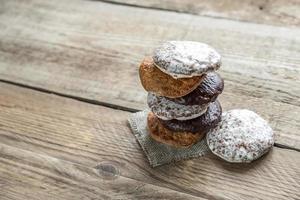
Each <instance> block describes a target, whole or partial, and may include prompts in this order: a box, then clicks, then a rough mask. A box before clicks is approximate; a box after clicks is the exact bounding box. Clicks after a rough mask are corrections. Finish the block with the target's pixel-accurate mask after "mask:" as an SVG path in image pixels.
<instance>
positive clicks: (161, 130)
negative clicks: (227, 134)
mask: <svg viewBox="0 0 300 200" xmlns="http://www.w3.org/2000/svg"><path fill="white" fill-rule="evenodd" d="M147 124H148V129H149V133H150V136H151V137H152V138H153V139H154V140H156V141H158V142H160V143H164V144H168V145H171V146H174V147H189V146H191V145H193V144H195V143H197V142H198V141H199V140H201V139H202V138H203V137H204V136H205V134H203V133H201V132H198V133H191V132H186V131H182V132H174V131H171V130H168V129H167V128H165V127H164V126H163V125H162V124H161V122H160V121H159V119H158V118H157V117H156V116H155V114H154V113H152V112H150V113H149V114H148V118H147Z"/></svg>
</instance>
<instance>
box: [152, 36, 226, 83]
mask: <svg viewBox="0 0 300 200" xmlns="http://www.w3.org/2000/svg"><path fill="white" fill-rule="evenodd" d="M153 60H154V63H155V65H156V66H157V67H158V68H160V69H161V70H162V71H163V72H165V73H167V74H169V75H171V76H172V77H174V78H183V77H192V76H200V75H202V74H203V73H206V72H209V71H213V70H217V69H218V68H219V67H220V65H221V55H220V54H219V53H218V52H217V51H216V50H214V49H213V48H212V47H210V46H208V45H207V44H204V43H200V42H192V41H169V42H165V43H163V44H162V45H161V46H160V47H158V48H157V49H156V50H155V52H154V55H153Z"/></svg>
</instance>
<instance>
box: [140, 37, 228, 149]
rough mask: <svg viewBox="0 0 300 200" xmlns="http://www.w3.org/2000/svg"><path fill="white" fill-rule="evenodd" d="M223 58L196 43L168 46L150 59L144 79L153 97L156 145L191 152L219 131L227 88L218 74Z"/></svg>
mask: <svg viewBox="0 0 300 200" xmlns="http://www.w3.org/2000/svg"><path fill="white" fill-rule="evenodd" d="M220 66H221V56H220V54H219V53H218V52H216V51H215V50H214V49H213V48H212V47H210V46H208V45H206V44H203V43H199V42H192V41H169V42H165V43H163V44H162V45H161V46H159V47H158V48H157V49H156V50H155V51H154V54H153V56H152V57H146V58H145V59H144V60H143V62H142V63H141V65H140V69H139V73H140V79H141V83H142V85H143V87H144V88H145V90H147V91H148V92H149V93H148V99H147V102H148V105H149V107H150V109H151V111H152V112H150V113H149V115H148V129H149V131H150V135H151V137H152V138H153V139H155V140H157V141H159V142H162V143H165V144H169V145H173V146H176V147H188V146H191V145H193V144H194V143H196V142H197V141H199V140H200V139H201V138H203V137H204V136H205V134H206V133H207V132H208V131H209V130H211V129H213V128H215V127H216V126H217V124H218V123H219V122H220V120H221V114H222V108H221V106H220V104H219V102H218V101H217V100H216V99H217V97H218V95H219V94H221V93H222V91H223V88H224V82H223V80H222V78H221V77H220V76H219V75H218V74H217V73H216V72H215V71H216V70H217V69H219V67H220Z"/></svg>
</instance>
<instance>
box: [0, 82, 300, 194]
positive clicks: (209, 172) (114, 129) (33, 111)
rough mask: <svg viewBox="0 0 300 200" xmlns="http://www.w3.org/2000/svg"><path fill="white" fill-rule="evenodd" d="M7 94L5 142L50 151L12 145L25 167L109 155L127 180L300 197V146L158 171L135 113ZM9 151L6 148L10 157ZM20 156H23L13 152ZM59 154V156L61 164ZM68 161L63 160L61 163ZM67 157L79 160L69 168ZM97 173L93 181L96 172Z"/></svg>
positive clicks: (184, 189) (9, 90) (1, 102)
mask: <svg viewBox="0 0 300 200" xmlns="http://www.w3.org/2000/svg"><path fill="white" fill-rule="evenodd" d="M0 94H1V96H0V144H5V145H9V146H11V147H12V148H17V149H23V150H26V151H28V152H29V151H31V152H36V153H38V154H41V156H42V157H43V158H39V157H38V158H37V156H36V155H34V156H33V158H32V159H33V161H31V155H30V153H26V152H23V151H21V150H20V153H19V154H17V153H16V152H15V151H13V153H9V152H11V151H12V150H9V152H8V153H9V155H10V156H3V157H4V158H6V159H8V160H9V159H12V160H13V161H14V160H20V159H21V161H20V165H21V164H22V163H23V162H25V161H26V162H25V163H23V164H25V165H29V166H30V165H33V163H44V164H43V165H45V166H43V167H40V168H46V170H48V169H49V167H47V166H49V165H50V167H51V168H53V169H49V170H50V172H51V173H53V170H54V169H57V170H58V173H62V174H63V177H67V178H68V177H69V176H70V174H73V173H72V170H69V168H70V167H71V169H73V167H72V166H74V168H76V170H80V169H82V168H84V167H88V168H95V167H96V166H97V165H98V164H99V163H101V162H105V161H106V162H109V163H111V165H112V166H113V167H115V168H116V169H118V170H119V172H120V175H121V178H122V177H124V178H129V179H134V180H137V181H140V182H144V183H145V184H151V185H156V186H158V187H163V188H169V189H172V190H176V191H178V192H181V193H188V194H190V195H193V196H199V197H203V198H207V199H249V198H251V199H253V198H257V199H275V198H276V199H297V198H299V193H298V188H299V187H300V176H299V173H300V169H299V164H300V163H299V162H300V153H299V152H296V151H292V150H285V149H280V148H274V149H273V150H272V151H271V152H270V153H269V154H268V155H266V156H265V157H264V158H263V159H260V160H258V161H256V162H254V163H252V164H249V165H234V164H229V163H225V162H224V161H221V160H219V159H217V158H216V157H215V156H213V155H207V156H205V157H202V158H200V159H194V160H190V161H184V162H179V163H176V164H171V165H166V166H162V167H158V168H155V169H152V168H151V167H150V166H149V164H148V162H147V160H146V158H145V156H144V155H143V153H142V151H141V149H140V147H139V145H138V144H137V142H136V141H135V138H134V137H133V135H132V134H131V131H130V129H129V128H128V124H127V118H128V116H129V114H130V113H128V112H124V111H119V110H114V109H110V108H106V107H102V106H96V105H91V104H87V103H83V102H80V101H77V100H72V99H68V98H63V97H58V96H55V95H50V94H45V93H40V92H36V91H33V90H29V89H22V88H20V87H15V86H11V85H9V84H3V83H2V84H0ZM0 146H1V145H0ZM2 146H3V145H2ZM0 149H1V148H0ZM5 149H6V148H4V150H3V149H2V152H3V151H4V152H6V153H4V155H7V154H8V153H7V151H6V150H5ZM16 151H17V150H16ZM23 154H25V155H24V157H21V158H19V157H20V156H22V155H23ZM0 155H3V153H2V154H0ZM13 155H15V156H17V157H18V158H17V159H15V158H11V156H13ZM27 155H28V157H27ZM44 155H45V156H44ZM46 156H48V157H52V158H53V159H52V158H51V159H50V161H49V162H50V163H49V162H48V161H47V160H48V159H46V161H47V162H46V161H44V157H46ZM54 158H55V159H58V161H57V162H58V163H57V165H56V160H55V159H54ZM6 162H8V161H7V160H6ZM45 162H46V163H45ZM61 162H63V163H64V164H63V165H60V163H61ZM65 163H73V164H74V165H73V164H72V166H70V167H68V166H69V165H68V166H67V164H65ZM77 166H78V167H77ZM81 166H82V167H81ZM0 168H1V167H0ZM64 168H66V170H65V171H64V170H63V169H64ZM78 168H79V169H78ZM12 173H13V172H12ZM78 173H85V172H84V170H83V172H81V171H78ZM86 173H87V172H86ZM75 174H77V172H76V173H75ZM88 174H89V173H88ZM78 176H79V175H78ZM90 176H91V180H94V176H96V175H95V174H92V175H90ZM8 177H9V176H8ZM79 178H80V180H79ZM79 178H78V182H82V183H83V185H85V183H87V184H89V181H90V180H89V179H88V180H86V181H85V182H84V181H81V178H82V177H81V176H80V177H79ZM34 179H38V178H36V177H35V178H34ZM39 180H40V179H39ZM115 180H116V182H117V180H118V179H115ZM96 183H97V182H96ZM115 184H118V183H115ZM120 184H121V183H120ZM96 185H97V184H96ZM60 186H62V185H60ZM60 186H58V187H60ZM113 186H115V185H111V187H113ZM51 187H54V186H51ZM99 187H100V186H99ZM102 187H103V188H104V189H105V187H104V186H101V188H102ZM116 187H117V186H116ZM149 187H150V186H149ZM113 188H115V187H113ZM122 188H123V187H122ZM67 189H68V187H67V188H66V190H67ZM153 190H155V188H154V189H153ZM149 191H151V190H150V189H149ZM120 192H121V191H120ZM162 192H163V191H162ZM170 194H171V191H170ZM91 195H92V194H91ZM146 195H147V194H146ZM174 195H175V194H174Z"/></svg>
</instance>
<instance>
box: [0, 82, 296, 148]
mask: <svg viewBox="0 0 300 200" xmlns="http://www.w3.org/2000/svg"><path fill="white" fill-rule="evenodd" d="M0 82H2V83H6V84H10V85H14V86H18V87H22V88H26V89H31V90H34V91H38V92H43V93H47V94H53V95H57V96H60V97H64V98H70V99H74V100H77V101H81V102H84V103H89V104H93V105H97V106H104V107H108V108H112V109H115V110H122V111H127V112H132V113H133V112H138V111H140V110H139V109H133V108H130V107H124V106H120V105H115V104H110V103H107V102H101V101H97V100H94V99H88V98H83V97H79V96H73V95H69V94H64V93H60V92H55V91H51V90H47V89H44V88H39V87H35V86H29V85H26V84H22V83H16V82H13V81H7V80H3V79H0ZM274 146H275V147H277V148H281V149H289V150H294V151H297V152H300V149H297V148H294V147H289V146H286V145H283V144H278V143H277V142H275V144H274Z"/></svg>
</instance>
